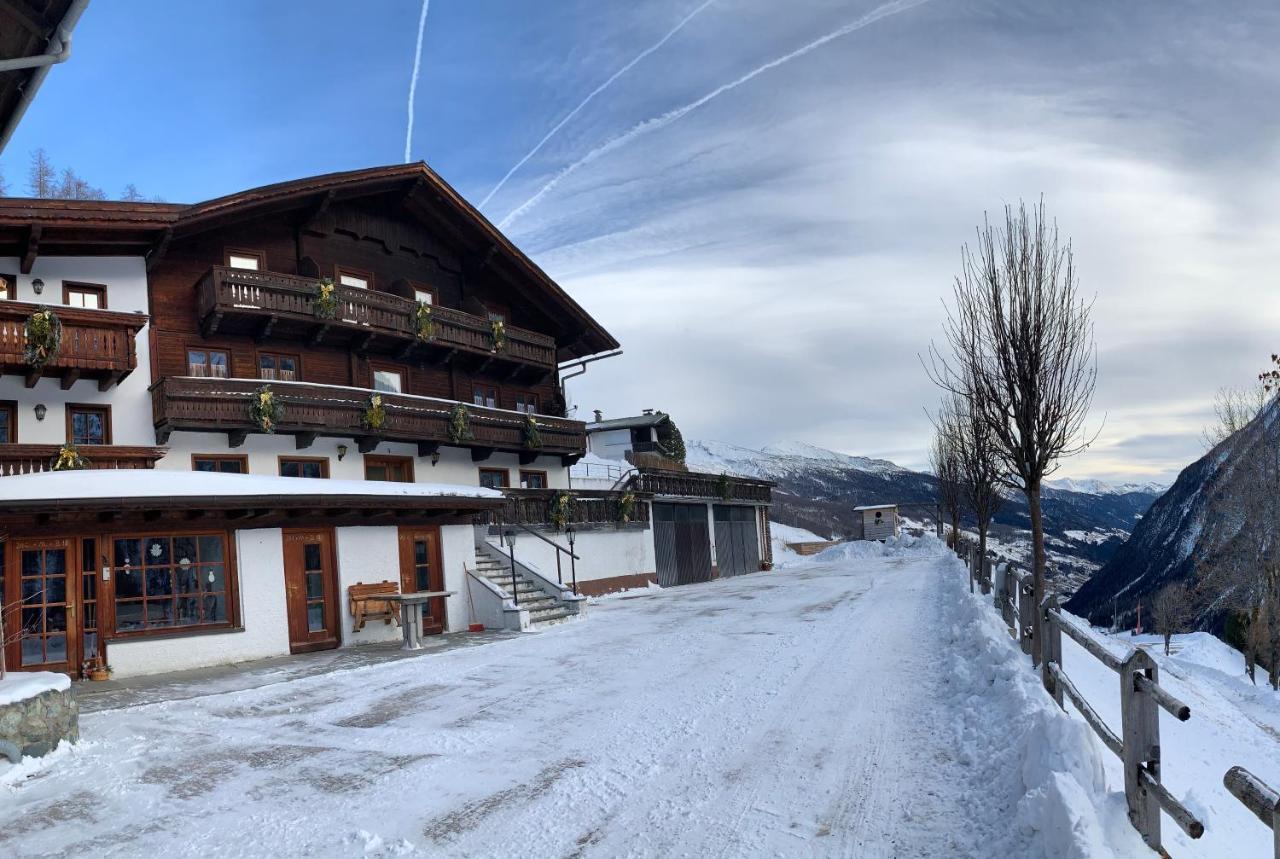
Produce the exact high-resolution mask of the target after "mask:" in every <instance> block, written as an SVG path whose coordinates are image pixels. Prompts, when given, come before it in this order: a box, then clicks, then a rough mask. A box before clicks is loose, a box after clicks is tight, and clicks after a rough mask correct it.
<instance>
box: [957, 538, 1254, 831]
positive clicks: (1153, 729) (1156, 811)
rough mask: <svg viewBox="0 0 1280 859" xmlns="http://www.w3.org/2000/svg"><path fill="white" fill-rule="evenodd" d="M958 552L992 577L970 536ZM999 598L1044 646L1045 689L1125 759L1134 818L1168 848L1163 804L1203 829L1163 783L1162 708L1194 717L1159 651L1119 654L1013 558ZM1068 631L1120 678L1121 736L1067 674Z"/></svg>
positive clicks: (1012, 623) (1019, 636)
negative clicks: (1175, 691)
mask: <svg viewBox="0 0 1280 859" xmlns="http://www.w3.org/2000/svg"><path fill="white" fill-rule="evenodd" d="M956 553H957V554H958V555H959V556H960V558H961V560H963V561H964V562H965V563H966V565H967V567H968V569H969V574H970V575H971V576H977V577H979V578H980V579H981V580H983V581H984V582H985V581H988V580H989V576H990V570H991V565H992V560H991V558H990V557H987V558H983V557H980V555H979V552H978V549H977V546H976V545H974V544H973V543H971V542H968V541H962V542H961V543H960V544H959V545H958V546H957V547H956ZM984 592H985V588H984ZM993 601H994V604H995V607H996V610H997V611H999V612H1000V616H1001V617H1002V618H1003V619H1004V621H1005V623H1006V624H1007V625H1008V627H1009V632H1010V634H1011V635H1012V636H1013V637H1014V639H1015V640H1017V641H1018V643H1019V644H1020V645H1021V647H1022V652H1023V653H1025V654H1027V655H1032V654H1034V653H1036V652H1037V649H1038V653H1039V657H1040V660H1039V661H1040V673H1041V682H1042V683H1043V684H1044V688H1045V690H1046V691H1047V692H1048V693H1049V694H1050V695H1051V696H1052V697H1053V699H1054V701H1056V702H1057V704H1058V706H1059V707H1063V701H1064V699H1070V700H1071V703H1072V705H1073V706H1074V707H1075V708H1076V711H1077V712H1079V713H1080V715H1081V716H1082V717H1083V718H1084V720H1085V722H1086V723H1088V725H1089V727H1091V728H1092V729H1093V730H1094V733H1096V734H1097V735H1098V737H1099V738H1100V739H1101V740H1102V744H1103V745H1104V746H1106V747H1107V748H1108V749H1110V750H1111V751H1112V753H1113V754H1115V755H1116V756H1117V757H1119V758H1120V760H1121V761H1122V762H1123V764H1124V796H1125V802H1126V803H1127V804H1128V807H1129V822H1130V823H1132V824H1133V827H1134V828H1135V829H1137V830H1138V833H1139V834H1140V835H1141V836H1142V839H1143V841H1145V842H1146V843H1147V845H1148V846H1150V847H1151V849H1153V850H1155V851H1157V852H1160V853H1162V854H1163V848H1162V847H1161V840H1160V822H1161V821H1160V812H1161V811H1162V810H1163V811H1164V812H1165V813H1166V814H1168V815H1169V816H1170V817H1171V818H1172V819H1173V821H1174V822H1175V823H1177V824H1178V826H1179V827H1181V829H1182V831H1183V832H1186V833H1187V835H1189V836H1191V837H1192V838H1199V837H1200V836H1201V835H1203V834H1204V822H1203V821H1201V820H1198V819H1197V818H1196V816H1195V815H1194V814H1193V813H1192V812H1191V811H1190V810H1188V809H1187V807H1186V806H1184V805H1183V804H1182V803H1181V802H1179V801H1178V800H1177V799H1176V798H1175V797H1174V796H1173V794H1171V793H1169V791H1168V790H1167V789H1166V788H1165V787H1164V785H1163V784H1162V783H1161V779H1160V772H1161V760H1160V709H1161V708H1163V709H1164V710H1166V711H1167V712H1168V713H1170V714H1171V715H1172V716H1173V717H1174V718H1176V719H1178V720H1179V721H1182V722H1185V721H1187V720H1188V719H1190V718H1191V708H1190V707H1188V706H1187V705H1186V704H1184V703H1182V702H1181V701H1179V700H1178V699H1177V698H1175V697H1174V696H1173V695H1171V694H1169V692H1168V690H1166V689H1165V688H1164V687H1162V686H1161V685H1160V678H1159V669H1158V667H1157V666H1156V662H1155V660H1154V659H1152V658H1151V655H1150V654H1149V653H1147V652H1146V651H1145V650H1141V649H1137V648H1130V650H1129V653H1128V654H1127V655H1126V656H1124V657H1123V658H1121V657H1117V656H1115V655H1114V654H1112V653H1111V652H1110V651H1109V650H1107V649H1106V648H1105V647H1103V646H1102V645H1101V644H1100V643H1099V642H1098V641H1097V639H1095V638H1094V637H1093V635H1092V634H1091V633H1090V632H1089V630H1087V629H1082V628H1081V627H1080V626H1079V625H1077V624H1076V622H1075V621H1074V620H1072V619H1071V618H1070V617H1069V616H1068V615H1067V614H1066V613H1064V612H1063V611H1062V610H1061V609H1060V608H1059V607H1058V600H1057V597H1056V596H1053V595H1050V596H1048V597H1046V598H1045V600H1044V602H1043V604H1041V605H1040V606H1039V607H1037V606H1036V605H1035V597H1034V589H1033V587H1032V582H1031V573H1029V572H1027V571H1025V570H1019V569H1017V568H1016V567H1014V566H1013V565H1012V564H1010V565H1008V566H1007V567H1006V569H1005V571H1004V574H1003V575H1001V576H998V581H997V582H996V587H995V596H994V599H993ZM1037 611H1039V612H1041V616H1040V618H1041V629H1042V630H1043V632H1042V636H1041V640H1040V641H1035V640H1034V630H1035V617H1036V612H1037ZM1064 634H1065V635H1066V636H1067V637H1069V638H1071V639H1072V640H1074V641H1075V642H1076V643H1077V644H1079V645H1080V646H1081V647H1082V648H1084V650H1085V652H1086V653H1088V654H1090V655H1091V656H1093V657H1094V658H1095V659H1097V660H1098V661H1099V662H1101V663H1102V664H1103V665H1105V666H1106V667H1107V668H1109V669H1111V670H1112V671H1114V672H1115V673H1116V674H1117V675H1118V676H1119V680H1120V722H1121V725H1120V732H1119V733H1118V734H1117V733H1116V732H1115V731H1114V730H1112V728H1111V727H1110V726H1108V725H1107V724H1106V722H1104V721H1103V720H1102V718H1101V717H1100V716H1099V715H1098V712H1097V711H1096V710H1095V709H1094V708H1093V707H1092V706H1091V705H1090V704H1089V702H1088V701H1086V700H1085V698H1084V696H1083V695H1082V694H1081V693H1080V690H1079V689H1077V688H1076V686H1075V684H1074V683H1072V682H1071V678H1070V677H1069V676H1068V675H1067V673H1066V669H1065V667H1064V665H1063V662H1062V636H1063V635H1064ZM1064 709H1065V707H1064ZM1228 775H1230V774H1228ZM1228 787H1230V786H1228ZM1233 792H1234V791H1233ZM1242 801H1243V800H1242ZM1246 804H1248V803H1246ZM1251 807H1252V806H1251ZM1274 807H1275V806H1274V805H1273V811H1272V814H1274ZM1255 813H1257V812H1255ZM1260 816H1261V815H1260ZM1278 855H1280V854H1278Z"/></svg>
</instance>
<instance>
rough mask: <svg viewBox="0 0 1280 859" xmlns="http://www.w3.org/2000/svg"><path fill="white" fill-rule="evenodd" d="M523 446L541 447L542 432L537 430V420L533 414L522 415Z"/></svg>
mask: <svg viewBox="0 0 1280 859" xmlns="http://www.w3.org/2000/svg"><path fill="white" fill-rule="evenodd" d="M524 446H525V447H526V448H527V449H529V450H537V449H538V448H540V447H542V433H541V432H539V431H538V422H537V420H535V419H534V417H533V415H525V416H524Z"/></svg>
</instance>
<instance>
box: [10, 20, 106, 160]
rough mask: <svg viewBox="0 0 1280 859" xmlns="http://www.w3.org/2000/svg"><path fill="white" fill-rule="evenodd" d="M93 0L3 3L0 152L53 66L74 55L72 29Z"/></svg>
mask: <svg viewBox="0 0 1280 859" xmlns="http://www.w3.org/2000/svg"><path fill="white" fill-rule="evenodd" d="M88 5H89V0H4V2H0V152H3V151H4V147H5V145H6V144H7V143H8V142H9V139H10V138H11V137H13V132H14V131H15V130H16V129H17V127H18V123H19V122H21V121H22V116H23V114H24V113H26V110H27V107H28V106H29V105H30V104H31V101H32V99H34V98H35V95H36V91H37V90H39V89H40V85H41V84H42V83H44V79H45V77H46V76H47V75H48V74H49V69H50V67H52V66H54V65H56V64H58V63H61V62H65V61H66V60H67V58H68V57H70V55H71V31H72V30H73V29H75V26H76V23H77V22H78V21H79V20H80V15H81V14H82V13H83V12H84V10H85V7H86V6H88Z"/></svg>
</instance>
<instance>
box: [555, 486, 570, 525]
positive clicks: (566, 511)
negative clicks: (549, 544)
mask: <svg viewBox="0 0 1280 859" xmlns="http://www.w3.org/2000/svg"><path fill="white" fill-rule="evenodd" d="M572 519H573V496H572V495H570V494H569V493H568V492H564V491H563V490H562V491H560V492H557V493H556V494H555V497H554V498H552V499H551V526H552V527H553V528H555V529H556V530H557V531H563V530H564V526H566V525H568V524H569V522H570V520H572Z"/></svg>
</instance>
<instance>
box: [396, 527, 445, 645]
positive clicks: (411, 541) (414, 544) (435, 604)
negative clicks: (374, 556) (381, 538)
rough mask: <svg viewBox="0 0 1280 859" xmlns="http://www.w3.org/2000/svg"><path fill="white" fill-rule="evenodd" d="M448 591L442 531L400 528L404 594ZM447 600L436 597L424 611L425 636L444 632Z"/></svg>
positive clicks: (401, 590) (401, 580)
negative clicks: (443, 563)
mask: <svg viewBox="0 0 1280 859" xmlns="http://www.w3.org/2000/svg"><path fill="white" fill-rule="evenodd" d="M442 590H444V567H443V565H442V564H441V561H440V529H439V528H434V527H432V528H426V527H423V528H412V527H408V526H402V527H401V528H400V592H401V593H406V594H409V593H414V592H418V591H442ZM446 617H447V616H446V612H445V598H444V597H436V598H435V599H432V600H430V601H429V602H428V603H427V604H426V605H424V606H423V607H422V634H423V635H430V634H435V633H439V632H444V628H445V625H446V623H445V621H446Z"/></svg>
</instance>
